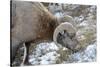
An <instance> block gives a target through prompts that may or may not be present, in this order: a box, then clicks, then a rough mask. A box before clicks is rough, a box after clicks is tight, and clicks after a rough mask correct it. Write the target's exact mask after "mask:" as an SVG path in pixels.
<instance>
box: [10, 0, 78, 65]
mask: <svg viewBox="0 0 100 67" xmlns="http://www.w3.org/2000/svg"><path fill="white" fill-rule="evenodd" d="M11 8H12V10H11V19H12V20H11V63H12V61H13V60H14V57H15V54H16V51H17V48H18V47H19V45H20V44H22V43H25V44H26V46H29V44H30V42H31V41H32V42H34V43H35V42H38V41H43V40H49V41H54V42H55V43H56V44H57V43H60V44H61V45H62V46H64V47H68V48H69V49H71V50H74V48H75V47H76V45H77V39H75V33H76V31H75V28H74V27H73V25H72V24H70V23H68V22H64V23H60V24H59V21H58V20H57V18H56V17H55V16H53V15H52V14H51V13H50V12H49V11H48V10H47V9H46V8H45V7H44V6H43V5H42V4H41V3H37V2H26V1H12V7H11ZM63 31H65V32H66V33H67V34H68V35H64V34H65V33H64V34H62V32H63ZM58 35H59V36H58ZM66 36H67V38H66ZM60 39H61V40H60ZM58 41H59V42H58ZM57 45H58V44H57ZM58 46H59V45H58Z"/></svg>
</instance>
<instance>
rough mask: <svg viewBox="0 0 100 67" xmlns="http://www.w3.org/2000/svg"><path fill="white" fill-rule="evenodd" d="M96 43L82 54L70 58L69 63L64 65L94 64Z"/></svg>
mask: <svg viewBox="0 0 100 67" xmlns="http://www.w3.org/2000/svg"><path fill="white" fill-rule="evenodd" d="M96 48H97V47H96V43H94V44H91V45H89V46H87V48H86V49H85V50H84V51H82V52H77V53H74V54H72V55H71V56H70V58H69V60H68V61H64V63H66V62H67V63H68V62H72V63H74V62H75V63H76V62H94V61H96Z"/></svg>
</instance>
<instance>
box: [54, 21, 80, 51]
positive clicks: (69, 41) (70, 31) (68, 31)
mask: <svg viewBox="0 0 100 67" xmlns="http://www.w3.org/2000/svg"><path fill="white" fill-rule="evenodd" d="M53 41H54V42H55V43H56V44H57V46H58V47H60V46H61V45H62V46H64V47H66V48H68V49H71V50H75V48H76V47H77V44H78V41H77V38H76V29H75V28H74V27H73V25H72V24H71V23H69V22H64V23H61V24H60V25H59V26H58V27H57V28H56V29H55V31H54V34H53ZM59 44H61V45H59Z"/></svg>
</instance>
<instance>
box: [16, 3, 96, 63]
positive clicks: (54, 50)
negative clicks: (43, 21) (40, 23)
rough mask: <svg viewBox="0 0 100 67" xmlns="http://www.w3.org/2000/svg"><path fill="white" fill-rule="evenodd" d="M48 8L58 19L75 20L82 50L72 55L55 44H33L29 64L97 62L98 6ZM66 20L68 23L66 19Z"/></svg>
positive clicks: (53, 6)
mask: <svg viewBox="0 0 100 67" xmlns="http://www.w3.org/2000/svg"><path fill="white" fill-rule="evenodd" d="M46 7H47V8H48V9H49V11H51V13H53V14H54V15H55V16H56V17H61V16H66V15H70V16H71V17H72V18H73V19H74V23H72V24H73V25H74V26H75V27H76V28H77V37H78V40H79V43H80V45H79V46H80V47H81V48H80V50H79V51H78V52H76V53H72V51H70V50H68V49H67V48H64V47H62V48H60V49H59V48H58V47H57V46H56V44H55V43H54V42H50V43H47V42H43V43H40V44H37V45H35V46H32V45H34V44H33V43H32V45H31V48H30V55H29V62H30V63H31V64H32V65H41V64H67V63H78V62H95V61H96V55H97V41H96V32H97V31H96V24H97V20H96V6H95V5H76V4H75V5H72V4H49V5H48V6H46ZM64 20H65V21H66V17H65V19H64ZM21 50H23V48H21ZM22 53H23V51H22ZM17 57H19V56H17ZM22 58H23V56H21V57H20V59H22ZM20 63H21V61H20V60H19V59H18V58H17V59H16V60H15V62H14V65H19V64H20Z"/></svg>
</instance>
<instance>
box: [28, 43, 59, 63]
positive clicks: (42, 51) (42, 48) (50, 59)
mask: <svg viewBox="0 0 100 67" xmlns="http://www.w3.org/2000/svg"><path fill="white" fill-rule="evenodd" d="M57 50H58V47H57V46H56V44H54V43H53V42H51V43H40V44H39V45H37V47H36V50H35V51H33V54H32V55H30V59H29V62H30V63H31V64H54V63H55V60H56V57H57V56H59V54H57V52H56V51H57Z"/></svg>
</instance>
